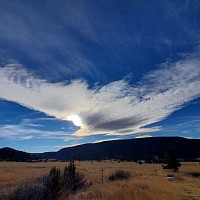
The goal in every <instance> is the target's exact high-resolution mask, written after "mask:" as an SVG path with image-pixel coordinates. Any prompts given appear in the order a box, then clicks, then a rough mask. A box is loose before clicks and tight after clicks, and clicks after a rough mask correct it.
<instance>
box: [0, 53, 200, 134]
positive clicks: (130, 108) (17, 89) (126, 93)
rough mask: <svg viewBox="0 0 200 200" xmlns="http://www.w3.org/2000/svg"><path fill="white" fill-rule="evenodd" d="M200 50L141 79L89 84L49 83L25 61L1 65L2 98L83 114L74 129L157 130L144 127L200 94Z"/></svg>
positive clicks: (57, 113) (61, 113) (59, 114)
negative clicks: (24, 64)
mask: <svg viewBox="0 0 200 200" xmlns="http://www.w3.org/2000/svg"><path fill="white" fill-rule="evenodd" d="M199 88H200V53H199V51H197V52H195V53H192V54H190V55H186V56H185V57H184V58H182V59H181V60H179V61H177V62H166V63H163V64H162V65H161V66H160V68H159V69H158V70H155V71H152V72H150V73H148V74H147V75H146V76H144V77H143V78H142V80H141V81H140V82H139V83H137V84H131V83H130V82H128V81H127V80H125V79H122V80H119V81H114V82H111V83H109V84H107V85H104V86H98V87H96V88H93V89H90V88H89V85H88V84H87V82H86V81H85V80H71V81H69V82H65V83H63V82H62V83H50V82H48V81H46V80H42V79H39V78H36V77H34V76H33V75H31V74H30V73H28V72H27V71H26V70H25V69H24V68H23V66H22V65H20V64H17V63H13V64H9V65H6V66H4V67H2V68H1V69H0V98H2V99H5V100H8V101H13V102H16V103H19V104H21V105H23V106H26V107H29V108H31V109H34V110H38V111H40V112H43V113H45V114H47V115H50V116H53V117H55V118H58V119H62V118H66V117H67V116H70V115H74V114H76V115H79V116H80V117H81V119H82V122H83V126H82V127H80V129H79V130H78V131H76V132H75V133H74V134H75V135H76V136H87V135H96V134H107V135H129V134H134V133H149V132H155V131H159V130H160V129H161V127H156V126H155V127H151V128H146V127H145V126H147V125H150V124H153V123H156V122H159V121H161V120H163V119H165V118H167V117H168V116H169V115H170V114H171V113H173V112H174V111H176V110H178V109H180V108H182V106H184V105H185V103H187V102H189V101H191V100H193V99H195V98H198V97H199V96H200V90H199Z"/></svg>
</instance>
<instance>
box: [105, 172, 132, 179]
mask: <svg viewBox="0 0 200 200" xmlns="http://www.w3.org/2000/svg"><path fill="white" fill-rule="evenodd" d="M130 177H131V174H130V172H128V171H124V170H118V171H116V172H115V173H114V174H111V175H110V176H109V180H110V181H115V180H124V179H129V178H130Z"/></svg>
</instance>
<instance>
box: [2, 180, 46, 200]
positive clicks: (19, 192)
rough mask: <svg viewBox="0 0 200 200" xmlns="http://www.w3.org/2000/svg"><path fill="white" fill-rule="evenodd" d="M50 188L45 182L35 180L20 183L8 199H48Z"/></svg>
mask: <svg viewBox="0 0 200 200" xmlns="http://www.w3.org/2000/svg"><path fill="white" fill-rule="evenodd" d="M48 195H49V190H48V188H47V187H45V185H44V184H43V182H41V181H40V180H35V181H32V182H29V183H21V184H19V185H18V186H17V187H16V188H15V189H14V191H13V192H12V193H11V194H10V196H8V197H6V198H5V199H6V200H33V199H34V200H46V199H48V198H47V196H48Z"/></svg>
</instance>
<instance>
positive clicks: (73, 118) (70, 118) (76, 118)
mask: <svg viewBox="0 0 200 200" xmlns="http://www.w3.org/2000/svg"><path fill="white" fill-rule="evenodd" d="M61 119H62V120H68V121H72V122H73V124H74V125H75V126H80V127H82V126H83V124H82V120H81V118H80V117H79V116H78V115H70V116H68V117H62V118H61Z"/></svg>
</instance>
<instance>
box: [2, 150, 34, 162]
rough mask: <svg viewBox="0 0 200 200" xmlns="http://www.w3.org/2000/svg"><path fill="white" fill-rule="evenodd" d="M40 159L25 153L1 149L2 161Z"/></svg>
mask: <svg viewBox="0 0 200 200" xmlns="http://www.w3.org/2000/svg"><path fill="white" fill-rule="evenodd" d="M34 159H38V158H37V157H36V156H35V155H33V154H30V153H26V152H23V151H17V150H15V149H11V148H8V147H5V148H2V149H0V160H6V161H21V162H23V161H31V160H34Z"/></svg>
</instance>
